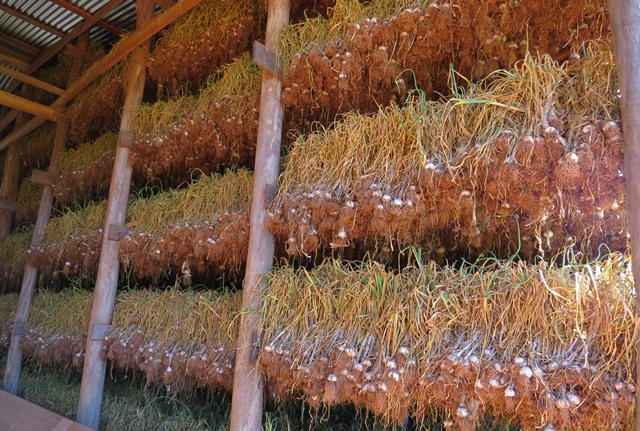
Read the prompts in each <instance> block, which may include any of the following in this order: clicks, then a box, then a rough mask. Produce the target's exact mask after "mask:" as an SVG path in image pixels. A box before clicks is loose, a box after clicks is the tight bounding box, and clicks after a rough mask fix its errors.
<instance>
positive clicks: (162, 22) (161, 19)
mask: <svg viewBox="0 0 640 431" xmlns="http://www.w3.org/2000/svg"><path fill="white" fill-rule="evenodd" d="M119 1H121V0H119ZM201 1H202V0H182V1H181V2H180V3H176V5H175V6H173V7H172V8H171V9H169V10H168V11H166V12H164V13H162V14H160V15H158V16H156V17H154V18H153V19H152V20H150V21H149V22H148V23H147V24H146V25H145V26H143V27H142V28H140V29H139V30H136V31H135V32H134V33H132V34H131V35H130V36H129V37H128V38H127V39H126V40H124V41H123V42H122V43H120V44H118V45H116V47H115V48H114V49H113V50H112V51H111V52H110V53H109V54H107V55H106V56H105V57H103V58H102V59H100V61H98V62H97V63H96V64H94V66H93V67H92V68H90V69H89V70H87V71H86V72H85V74H84V75H83V76H82V77H81V78H80V79H78V80H77V81H75V82H74V84H73V85H72V86H71V87H70V88H69V89H68V90H67V91H65V93H64V94H63V95H62V96H60V98H59V99H58V100H56V101H55V102H53V103H52V104H51V105H50V106H52V107H53V106H61V105H65V104H66V103H67V102H68V101H70V100H71V99H73V98H74V97H75V96H76V95H77V94H78V93H79V92H81V91H82V90H84V89H85V88H86V87H87V86H88V85H89V84H91V83H92V82H93V81H94V80H95V79H96V78H98V77H99V76H101V75H102V74H104V73H105V72H107V71H108V70H109V69H111V67H113V65H115V64H116V63H118V62H119V61H120V60H122V59H123V58H124V57H126V56H127V55H128V54H129V53H130V52H131V51H133V50H134V49H135V48H136V47H137V46H139V45H140V44H142V43H144V42H146V41H147V40H149V38H151V36H153V35H154V34H156V33H157V32H159V31H160V30H162V29H163V28H165V27H166V26H168V25H169V24H171V23H172V22H173V21H175V20H176V19H178V18H180V17H181V16H182V15H184V14H185V13H187V12H188V11H190V10H191V9H193V8H194V7H196V6H197V5H198V4H200V2H201ZM38 120H39V121H40V122H39V123H38V122H37V121H34V122H33V123H32V122H31V121H30V122H29V123H27V124H25V125H24V126H23V127H21V128H20V129H19V130H16V131H14V132H12V133H11V134H10V135H9V136H7V137H5V138H4V139H2V140H1V141H0V150H2V149H4V148H7V147H8V146H9V145H10V144H12V143H13V142H16V141H17V140H18V139H20V138H22V137H23V136H24V135H26V134H27V133H29V132H30V131H32V130H33V129H34V128H35V127H37V126H39V125H40V124H42V122H44V120H43V119H42V118H41V117H40V118H38ZM30 123H31V124H30ZM36 123H37V124H36ZM29 124H30V125H29ZM28 125H29V126H28Z"/></svg>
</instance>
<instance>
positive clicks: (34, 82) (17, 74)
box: [0, 65, 64, 96]
mask: <svg viewBox="0 0 640 431" xmlns="http://www.w3.org/2000/svg"><path fill="white" fill-rule="evenodd" d="M0 73H2V74H5V75H7V76H10V77H12V78H15V79H17V80H19V81H22V82H25V83H27V84H29V85H33V86H34V87H38V88H41V89H43V90H45V91H48V92H49V93H53V94H56V95H58V96H62V95H63V94H64V90H63V89H62V88H59V87H56V86H55V85H51V84H49V83H47V82H44V81H41V80H39V79H36V78H34V77H33V76H29V75H26V74H24V73H22V72H19V71H17V70H13V69H11V68H9V67H4V66H2V65H0Z"/></svg>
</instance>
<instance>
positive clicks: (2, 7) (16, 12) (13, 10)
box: [0, 3, 65, 37]
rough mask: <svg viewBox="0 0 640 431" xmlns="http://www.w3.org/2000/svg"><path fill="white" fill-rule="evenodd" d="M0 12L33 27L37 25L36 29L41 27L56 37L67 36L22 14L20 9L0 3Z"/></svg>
mask: <svg viewBox="0 0 640 431" xmlns="http://www.w3.org/2000/svg"><path fill="white" fill-rule="evenodd" d="M0 10H1V11H3V12H6V13H8V14H10V15H13V16H15V17H16V18H19V19H21V20H22V21H25V22H28V23H29V24H31V25H35V26H36V27H39V28H41V29H43V30H44V31H47V32H49V33H51V34H55V35H56V36H59V37H62V36H64V35H65V32H64V31H62V30H60V29H57V28H55V27H53V26H50V25H49V24H47V23H45V22H42V21H40V20H37V19H35V18H32V17H30V16H29V15H27V14H25V13H23V12H20V11H19V10H18V9H16V8H13V7H11V6H8V5H6V4H4V3H0Z"/></svg>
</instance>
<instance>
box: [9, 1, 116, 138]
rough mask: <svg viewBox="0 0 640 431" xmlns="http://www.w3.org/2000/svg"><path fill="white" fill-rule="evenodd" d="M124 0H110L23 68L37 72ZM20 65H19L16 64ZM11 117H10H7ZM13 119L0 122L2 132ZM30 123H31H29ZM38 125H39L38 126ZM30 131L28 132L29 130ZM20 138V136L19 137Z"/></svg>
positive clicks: (15, 112) (10, 87)
mask: <svg viewBox="0 0 640 431" xmlns="http://www.w3.org/2000/svg"><path fill="white" fill-rule="evenodd" d="M123 1H124V0H110V1H109V3H107V4H106V5H104V6H102V7H101V8H100V9H99V10H98V11H97V12H96V13H94V14H93V15H91V18H88V19H86V20H85V21H83V22H82V23H80V24H77V25H76V26H75V27H74V28H73V30H71V31H70V32H69V33H68V34H67V35H66V36H64V37H63V38H62V39H60V40H59V41H58V42H56V43H55V44H53V45H52V46H50V47H49V48H47V49H46V50H44V51H42V52H41V53H40V54H39V55H38V56H37V57H36V58H35V59H34V60H33V61H32V62H31V63H30V64H29V65H28V67H27V68H26V69H25V68H22V69H25V73H26V74H27V75H31V74H32V73H33V72H35V71H36V70H37V69H38V68H39V67H40V66H42V65H43V64H44V63H46V62H47V61H49V60H50V59H51V58H53V57H54V56H55V55H56V54H57V53H58V52H59V51H60V50H61V49H62V48H64V47H65V46H66V45H67V44H68V43H69V42H71V41H72V40H73V39H75V38H77V37H78V36H80V35H81V34H83V33H84V32H86V31H87V30H89V29H90V28H91V27H93V25H94V24H95V23H96V22H98V21H99V20H101V19H102V17H104V16H105V15H106V14H108V13H109V12H111V11H112V10H114V9H115V8H116V7H118V6H119V5H120V4H121V3H122V2H123ZM0 61H2V59H1V58H0ZM16 67H19V66H16ZM17 85H18V83H17V82H14V83H12V84H11V85H9V86H8V88H7V91H9V92H12V91H13V90H14V89H15V88H16V87H17ZM17 114H18V111H11V112H10V113H9V114H7V115H8V116H13V119H15V116H16V115H17ZM7 118H10V117H7ZM13 119H9V120H5V119H3V120H2V121H1V122H0V133H2V132H3V131H4V129H6V128H7V126H8V125H9V124H11V122H12V121H13ZM42 122H43V121H40V122H39V123H38V126H39V125H40V124H42ZM35 123H36V122H33V124H35ZM27 124H29V123H27ZM36 127H37V126H36ZM23 128H24V130H26V129H28V127H26V124H25V125H24V126H23ZM31 130H33V129H29V131H31ZM16 132H18V130H16V131H14V132H13V133H11V135H9V136H7V138H9V137H10V136H18V135H20V133H16ZM27 133H28V132H27ZM22 136H24V135H20V137H22ZM17 139H20V138H17ZM7 145H8V144H7Z"/></svg>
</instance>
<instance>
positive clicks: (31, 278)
mask: <svg viewBox="0 0 640 431" xmlns="http://www.w3.org/2000/svg"><path fill="white" fill-rule="evenodd" d="M73 63H74V64H73V65H72V66H71V71H70V72H69V79H68V81H67V86H68V85H69V82H71V81H72V80H73V79H74V78H75V77H76V75H77V73H79V71H80V70H81V69H80V66H82V63H81V62H80V60H75V61H74V62H73ZM34 120H42V121H43V122H44V121H45V120H44V119H42V117H35V118H34ZM69 124H70V122H69V120H68V119H67V120H64V121H60V122H59V123H58V125H57V127H56V135H55V137H54V139H53V150H52V151H51V162H50V163H49V172H50V173H51V174H52V175H57V174H58V170H59V166H60V159H61V158H62V153H63V152H64V148H65V145H66V143H67V139H68V137H69V128H70V127H69ZM52 205H53V188H52V187H51V186H44V187H43V189H42V197H41V198H40V205H39V206H38V217H37V219H36V225H35V227H34V228H33V235H32V236H31V247H32V248H33V247H36V246H37V245H38V244H40V241H42V238H43V237H44V231H45V229H46V227H47V225H48V224H49V219H50V218H51V208H52ZM37 281H38V269H37V268H36V267H35V266H33V265H32V264H30V263H27V264H26V265H25V267H24V274H23V276H22V285H21V287H20V297H19V298H18V306H17V307H16V314H15V318H14V322H16V324H19V322H27V321H28V320H29V309H30V308H31V302H32V300H33V294H34V292H35V290H36V282H37ZM21 339H22V336H21V335H16V334H14V335H13V336H12V337H11V342H10V344H9V351H8V352H7V356H6V358H7V362H6V368H5V372H4V385H3V388H4V390H5V391H7V392H9V393H11V394H17V393H18V385H19V384H20V373H21V372H22V346H21V343H20V340H21ZM24 429H29V428H24Z"/></svg>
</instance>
